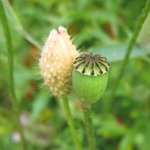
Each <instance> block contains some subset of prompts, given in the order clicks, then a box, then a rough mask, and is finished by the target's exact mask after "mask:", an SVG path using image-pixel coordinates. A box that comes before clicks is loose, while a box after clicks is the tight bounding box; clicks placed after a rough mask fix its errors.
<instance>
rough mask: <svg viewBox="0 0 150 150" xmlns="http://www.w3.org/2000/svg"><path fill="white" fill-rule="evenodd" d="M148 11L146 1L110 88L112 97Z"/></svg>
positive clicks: (149, 1) (148, 3)
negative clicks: (112, 86)
mask: <svg viewBox="0 0 150 150" xmlns="http://www.w3.org/2000/svg"><path fill="white" fill-rule="evenodd" d="M149 11H150V0H147V2H146V4H145V8H144V10H143V12H142V14H141V16H140V18H139V21H138V23H137V26H136V28H135V31H134V34H133V36H132V38H131V40H130V42H129V45H128V48H127V51H126V54H125V57H124V60H123V63H122V66H121V69H120V72H119V74H118V77H117V80H116V83H115V84H114V88H112V94H113V95H114V94H115V92H116V89H117V87H118V85H119V82H120V80H121V78H122V76H123V74H124V71H125V67H126V65H127V63H128V60H129V56H130V54H131V51H132V49H133V47H134V45H135V42H136V39H137V37H138V35H139V33H140V30H141V28H142V26H143V23H144V21H145V19H146V17H147V15H148V13H149Z"/></svg>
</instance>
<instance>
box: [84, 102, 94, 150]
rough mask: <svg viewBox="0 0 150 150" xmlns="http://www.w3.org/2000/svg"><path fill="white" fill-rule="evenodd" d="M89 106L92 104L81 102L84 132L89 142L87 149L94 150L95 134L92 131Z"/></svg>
mask: <svg viewBox="0 0 150 150" xmlns="http://www.w3.org/2000/svg"><path fill="white" fill-rule="evenodd" d="M91 107H92V106H91V105H90V104H86V103H82V109H83V114H84V121H85V126H86V133H87V137H88V142H89V150H95V149H96V143H95V136H94V131H93V124H92V118H91Z"/></svg>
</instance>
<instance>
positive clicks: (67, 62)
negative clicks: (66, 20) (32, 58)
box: [39, 27, 79, 97]
mask: <svg viewBox="0 0 150 150" xmlns="http://www.w3.org/2000/svg"><path fill="white" fill-rule="evenodd" d="M77 56H79V54H78V51H77V50H76V48H75V46H74V45H73V44H72V41H71V40H70V36H69V35H68V33H67V30H66V29H65V28H64V27H59V28H58V29H53V30H52V31H51V32H50V34H49V37H48V39H47V41H46V43H45V45H44V48H43V50H42V53H41V57H40V60H39V66H40V70H41V75H42V77H43V79H44V82H45V84H46V85H48V87H49V88H50V91H51V92H52V94H53V95H54V96H56V97H62V96H65V95H67V94H68V93H69V92H70V90H71V72H72V69H73V62H74V61H75V58H76V57H77Z"/></svg>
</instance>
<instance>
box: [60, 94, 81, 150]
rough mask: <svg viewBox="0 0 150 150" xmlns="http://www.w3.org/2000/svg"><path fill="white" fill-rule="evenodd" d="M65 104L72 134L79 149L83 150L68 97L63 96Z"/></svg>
mask: <svg viewBox="0 0 150 150" xmlns="http://www.w3.org/2000/svg"><path fill="white" fill-rule="evenodd" d="M63 105H64V110H65V113H66V118H67V122H68V125H69V129H70V133H71V135H72V139H73V142H74V144H75V145H76V149H77V150H82V146H81V144H80V141H79V139H78V135H77V131H76V129H75V124H74V121H73V118H72V115H71V111H70V107H69V103H68V99H67V97H64V98H63Z"/></svg>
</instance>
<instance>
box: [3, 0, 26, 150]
mask: <svg viewBox="0 0 150 150" xmlns="http://www.w3.org/2000/svg"><path fill="white" fill-rule="evenodd" d="M3 3H4V2H3V0H1V1H0V18H1V21H2V26H3V29H4V35H5V38H6V47H7V50H8V65H9V66H8V67H9V87H10V93H11V102H12V107H13V111H14V114H15V115H14V116H15V118H14V121H15V125H16V126H17V128H18V130H19V132H20V135H21V143H22V149H23V150H26V144H25V140H24V135H23V129H22V127H21V124H20V120H19V117H20V116H19V114H20V113H19V109H18V102H17V98H16V94H15V90H14V74H13V69H14V54H13V46H12V40H11V35H10V30H9V25H8V20H7V17H6V12H5V9H4V5H3Z"/></svg>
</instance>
